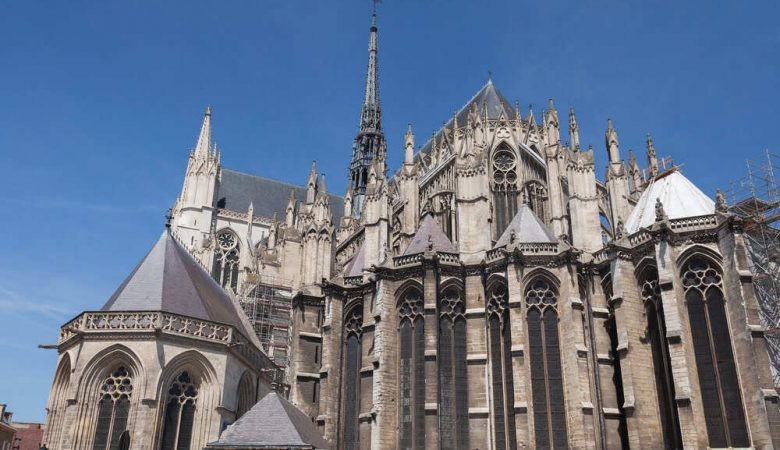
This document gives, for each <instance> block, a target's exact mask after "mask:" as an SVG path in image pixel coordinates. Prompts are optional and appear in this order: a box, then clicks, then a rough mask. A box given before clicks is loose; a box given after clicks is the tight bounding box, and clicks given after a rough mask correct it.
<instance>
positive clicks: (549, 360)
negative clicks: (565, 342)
mask: <svg viewBox="0 0 780 450" xmlns="http://www.w3.org/2000/svg"><path fill="white" fill-rule="evenodd" d="M525 301H526V307H527V308H528V311H527V320H528V341H529V357H530V362H531V389H532V391H533V394H532V397H533V398H532V402H533V408H534V411H533V416H534V430H535V435H536V448H556V449H557V448H567V447H568V439H567V434H566V404H565V401H564V397H563V370H562V368H561V352H560V338H559V336H558V311H557V297H556V293H555V291H554V290H553V288H552V287H551V286H550V283H548V282H547V281H546V280H544V279H542V278H539V279H537V280H535V281H533V282H532V283H530V286H529V287H528V289H527V290H526V294H525Z"/></svg>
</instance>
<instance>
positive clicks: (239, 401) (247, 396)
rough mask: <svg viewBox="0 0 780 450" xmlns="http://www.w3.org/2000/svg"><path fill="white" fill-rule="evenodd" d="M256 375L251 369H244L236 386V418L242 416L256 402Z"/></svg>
mask: <svg viewBox="0 0 780 450" xmlns="http://www.w3.org/2000/svg"><path fill="white" fill-rule="evenodd" d="M255 380H256V377H255V376H254V374H253V373H252V371H251V370H245V371H244V373H243V374H242V375H241V378H240V379H239V380H238V386H236V390H237V392H236V420H238V419H239V418H240V417H241V416H243V415H244V414H245V413H246V412H247V411H249V410H250V409H252V406H254V405H255V403H256V402H257V390H256V389H255Z"/></svg>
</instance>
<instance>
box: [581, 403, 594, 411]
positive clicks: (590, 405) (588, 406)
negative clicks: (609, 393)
mask: <svg viewBox="0 0 780 450" xmlns="http://www.w3.org/2000/svg"><path fill="white" fill-rule="evenodd" d="M580 407H581V408H582V410H583V411H593V403H591V402H582V403H581V404H580Z"/></svg>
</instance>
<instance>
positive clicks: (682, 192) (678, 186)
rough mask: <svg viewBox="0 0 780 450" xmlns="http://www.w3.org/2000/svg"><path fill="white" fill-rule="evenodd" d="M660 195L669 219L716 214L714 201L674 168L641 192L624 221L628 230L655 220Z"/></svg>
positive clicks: (630, 230)
mask: <svg viewBox="0 0 780 450" xmlns="http://www.w3.org/2000/svg"><path fill="white" fill-rule="evenodd" d="M659 198H660V199H661V203H662V204H663V205H664V212H665V213H666V216H667V217H668V218H669V219H682V218H684V217H696V216H705V215H708V214H715V202H713V201H712V199H711V198H709V197H707V195H706V194H705V193H704V192H702V191H701V190H700V189H699V188H697V187H696V185H695V184H693V183H691V181H690V180H688V179H687V178H685V176H683V174H681V173H680V172H679V171H677V170H675V171H674V172H671V173H669V174H668V175H666V176H663V177H661V178H658V179H656V180H655V181H653V182H652V183H651V184H650V186H648V187H647V188H646V189H645V191H644V192H642V196H641V197H639V202H638V203H637V204H636V206H635V207H634V210H633V211H631V215H629V216H628V220H627V221H626V224H625V227H626V231H627V232H628V233H634V232H636V231H639V229H640V228H644V227H649V226H650V225H652V224H653V223H655V201H656V199H659Z"/></svg>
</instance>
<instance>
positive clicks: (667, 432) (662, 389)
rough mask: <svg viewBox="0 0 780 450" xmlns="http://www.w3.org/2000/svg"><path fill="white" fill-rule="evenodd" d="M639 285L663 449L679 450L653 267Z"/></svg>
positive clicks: (659, 302) (671, 387)
mask: <svg viewBox="0 0 780 450" xmlns="http://www.w3.org/2000/svg"><path fill="white" fill-rule="evenodd" d="M639 283H640V287H641V289H642V300H643V301H644V305H645V315H646V316H647V331H646V332H645V336H646V340H647V341H648V342H649V343H650V350H651V352H652V354H653V373H654V374H655V389H656V395H657V396H658V409H659V412H660V414H661V429H662V432H663V438H664V447H666V448H672V449H677V448H682V435H681V433H680V419H679V418H678V415H677V405H676V403H675V400H674V381H673V378H672V361H671V359H670V358H669V343H668V342H667V340H666V320H665V319H664V306H663V302H662V301H661V289H660V287H659V286H658V271H657V270H656V269H655V268H654V267H648V268H647V269H645V270H644V272H643V273H642V276H641V277H640V279H639Z"/></svg>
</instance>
